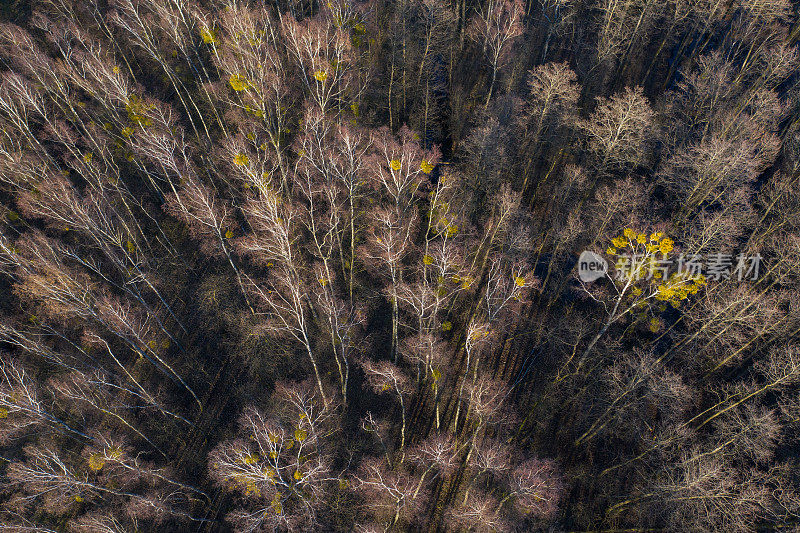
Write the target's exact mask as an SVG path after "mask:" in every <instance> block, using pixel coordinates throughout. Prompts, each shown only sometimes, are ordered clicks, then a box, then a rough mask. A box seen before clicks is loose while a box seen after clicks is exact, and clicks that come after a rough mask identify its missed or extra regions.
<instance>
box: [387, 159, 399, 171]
mask: <svg viewBox="0 0 800 533" xmlns="http://www.w3.org/2000/svg"><path fill="white" fill-rule="evenodd" d="M389 167H390V168H391V169H392V170H395V171H397V170H400V168H401V167H402V165H401V164H400V161H398V160H397V159H392V160H391V161H389Z"/></svg>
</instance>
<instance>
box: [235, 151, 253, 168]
mask: <svg viewBox="0 0 800 533" xmlns="http://www.w3.org/2000/svg"><path fill="white" fill-rule="evenodd" d="M249 162H250V158H249V157H247V155H246V154H241V153H239V154H236V155H235V156H234V157H233V164H234V165H236V166H237V167H243V166H245V165H247V164H248V163H249Z"/></svg>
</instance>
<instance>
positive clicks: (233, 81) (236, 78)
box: [228, 74, 250, 92]
mask: <svg viewBox="0 0 800 533" xmlns="http://www.w3.org/2000/svg"><path fill="white" fill-rule="evenodd" d="M228 83H229V84H230V86H231V88H232V89H233V90H234V91H237V92H240V91H246V90H247V89H248V88H249V87H250V82H248V81H247V78H245V77H244V76H242V75H241V74H231V77H230V79H228Z"/></svg>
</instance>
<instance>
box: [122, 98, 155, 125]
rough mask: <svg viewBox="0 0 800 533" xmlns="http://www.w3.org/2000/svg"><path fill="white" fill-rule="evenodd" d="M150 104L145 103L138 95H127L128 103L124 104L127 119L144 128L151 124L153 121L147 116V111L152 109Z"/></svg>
mask: <svg viewBox="0 0 800 533" xmlns="http://www.w3.org/2000/svg"><path fill="white" fill-rule="evenodd" d="M152 107H153V106H152V105H149V104H146V103H144V102H143V101H142V99H141V98H139V97H138V96H136V95H135V94H134V95H131V96H130V97H128V103H127V104H125V110H126V111H127V112H128V120H130V121H131V122H133V123H134V124H136V125H138V126H142V127H143V128H146V127H148V126H150V125H151V124H153V121H152V120H150V119H149V118H148V117H147V111H149V110H150V109H152Z"/></svg>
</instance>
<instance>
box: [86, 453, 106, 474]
mask: <svg viewBox="0 0 800 533" xmlns="http://www.w3.org/2000/svg"><path fill="white" fill-rule="evenodd" d="M88 462H89V468H90V469H91V470H92V471H94V472H98V471H100V470H102V469H103V467H104V466H105V464H106V460H105V459H104V458H103V456H102V455H100V454H99V453H93V454H92V455H90V456H89V461H88Z"/></svg>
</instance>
